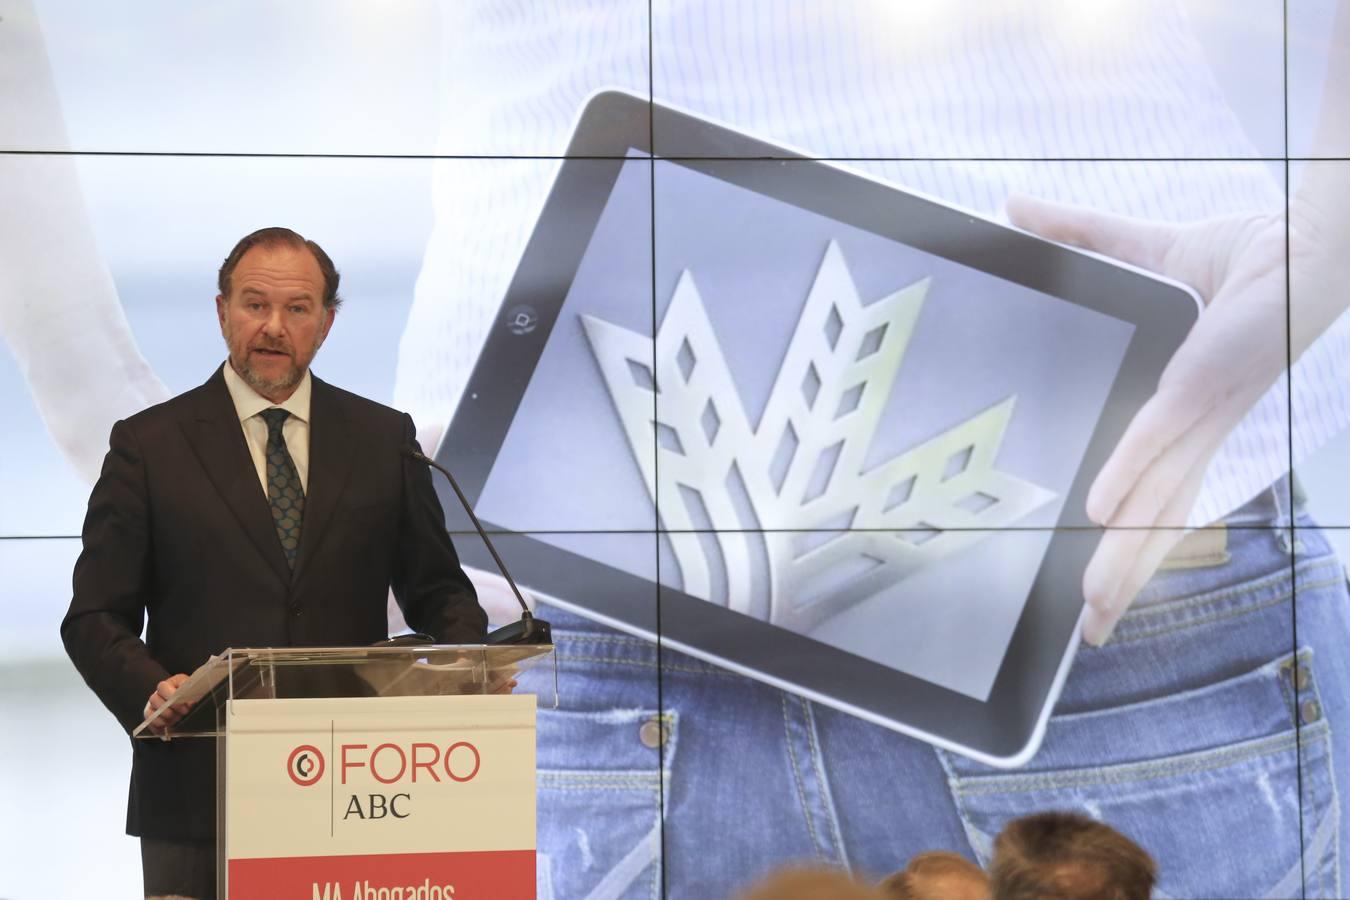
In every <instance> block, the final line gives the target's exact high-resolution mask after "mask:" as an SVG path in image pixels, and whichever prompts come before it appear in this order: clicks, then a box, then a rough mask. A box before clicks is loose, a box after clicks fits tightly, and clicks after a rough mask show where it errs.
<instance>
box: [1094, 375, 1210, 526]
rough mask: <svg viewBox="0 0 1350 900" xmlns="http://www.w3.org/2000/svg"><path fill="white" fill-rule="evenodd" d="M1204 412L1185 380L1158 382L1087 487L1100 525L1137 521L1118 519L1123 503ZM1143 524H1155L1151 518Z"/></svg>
mask: <svg viewBox="0 0 1350 900" xmlns="http://www.w3.org/2000/svg"><path fill="white" fill-rule="evenodd" d="M1203 415H1204V408H1203V406H1202V405H1200V404H1197V402H1196V399H1195V397H1194V394H1193V392H1192V391H1190V390H1189V387H1188V386H1187V385H1185V384H1181V385H1175V386H1159V388H1158V392H1157V393H1156V394H1154V395H1153V396H1152V397H1150V398H1149V400H1148V402H1147V403H1145V404H1144V405H1143V406H1142V407H1141V408H1140V410H1139V412H1138V413H1136V414H1135V417H1134V419H1133V420H1132V421H1131V422H1130V424H1129V427H1128V428H1126V429H1125V434H1124V435H1123V436H1122V437H1121V439H1120V442H1119V443H1118V444H1116V448H1115V450H1113V451H1112V452H1111V455H1110V457H1108V458H1107V460H1106V463H1105V464H1104V465H1103V466H1102V468H1101V471H1100V472H1098V473H1097V477H1096V479H1094V480H1093V482H1092V487H1091V488H1090V489H1089V490H1088V496H1087V515H1088V518H1089V519H1091V520H1092V521H1094V522H1096V523H1097V524H1098V525H1105V524H1106V523H1108V522H1112V523H1113V524H1117V525H1119V524H1135V523H1121V522H1116V521H1115V520H1116V519H1117V516H1118V513H1119V511H1120V508H1121V504H1122V503H1124V501H1125V498H1126V497H1128V496H1130V493H1131V491H1133V490H1134V489H1135V487H1136V486H1137V485H1138V484H1139V482H1140V480H1141V479H1142V478H1143V477H1144V473H1146V472H1147V471H1149V469H1150V468H1151V467H1153V466H1155V465H1156V464H1157V462H1158V460H1159V458H1161V457H1162V456H1163V454H1164V453H1167V452H1168V451H1169V450H1170V449H1171V448H1172V447H1173V446H1174V445H1175V443H1176V442H1177V441H1178V440H1184V439H1185V438H1186V436H1187V435H1188V434H1190V433H1191V432H1192V431H1194V429H1195V425H1196V423H1197V421H1199V419H1200V418H1201V417H1202V416H1203ZM1143 524H1148V525H1151V524H1154V522H1153V520H1152V519H1150V520H1149V521H1148V522H1146V523H1143Z"/></svg>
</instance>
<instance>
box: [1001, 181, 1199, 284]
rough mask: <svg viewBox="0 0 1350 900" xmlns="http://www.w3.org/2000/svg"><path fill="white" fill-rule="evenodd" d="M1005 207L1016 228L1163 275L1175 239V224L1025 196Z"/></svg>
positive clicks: (1011, 198) (1017, 197) (1009, 199)
mask: <svg viewBox="0 0 1350 900" xmlns="http://www.w3.org/2000/svg"><path fill="white" fill-rule="evenodd" d="M1007 206H1008V218H1009V220H1011V222H1012V223H1013V224H1014V225H1016V226H1017V227H1018V228H1021V229H1024V230H1026V231H1030V232H1031V233H1032V234H1035V235H1039V236H1040V237H1043V238H1048V239H1049V240H1052V241H1057V242H1059V243H1061V244H1069V245H1070V246H1073V247H1079V248H1082V249H1083V250H1091V251H1092V252H1094V253H1100V254H1102V255H1103V256H1109V257H1111V258H1113V259H1118V260H1120V261H1122V262H1126V263H1129V264H1130V265H1132V266H1138V267H1139V268H1141V269H1148V270H1149V271H1151V272H1158V273H1162V272H1163V266H1164V262H1165V260H1166V258H1167V251H1168V249H1169V248H1170V247H1171V246H1172V244H1173V243H1175V241H1176V238H1177V228H1176V226H1174V225H1168V224H1164V223H1158V222H1146V221H1144V220H1142V219H1131V218H1128V217H1126V216H1116V215H1111V214H1110V213H1103V212H1098V211H1096V210H1093V209H1088V208H1086V207H1083V206H1070V205H1069V204H1067V203H1052V202H1051V201H1049V200H1042V199H1040V198H1039V197H1032V196H1029V195H1027V194H1013V195H1012V196H1010V197H1009V198H1008V203H1007Z"/></svg>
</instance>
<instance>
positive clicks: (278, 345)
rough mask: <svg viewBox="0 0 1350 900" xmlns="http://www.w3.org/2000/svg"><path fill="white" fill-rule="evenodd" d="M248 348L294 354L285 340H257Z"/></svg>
mask: <svg viewBox="0 0 1350 900" xmlns="http://www.w3.org/2000/svg"><path fill="white" fill-rule="evenodd" d="M248 349H249V350H273V351H275V352H277V353H285V354H288V355H290V356H294V355H295V351H294V350H292V349H291V347H290V345H289V344H288V343H287V342H286V341H266V340H264V341H258V342H256V343H254V344H253V345H252V346H250V347H249V348H248Z"/></svg>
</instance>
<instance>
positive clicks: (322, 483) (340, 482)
mask: <svg viewBox="0 0 1350 900" xmlns="http://www.w3.org/2000/svg"><path fill="white" fill-rule="evenodd" d="M356 437H357V435H356V434H354V433H353V427H352V424H351V422H350V421H349V420H348V419H347V416H346V414H345V410H344V409H343V406H342V402H341V398H340V397H339V396H338V392H337V391H335V390H334V389H333V388H331V387H329V386H328V385H327V384H325V383H323V382H322V381H320V380H319V379H317V378H315V379H313V393H312V394H311V395H310V400H309V484H308V485H307V487H306V489H305V521H304V525H303V526H302V527H301V530H300V553H299V555H298V556H297V557H296V560H295V579H296V580H297V581H299V579H300V576H301V575H302V574H304V572H305V569H306V568H307V566H308V564H309V562H310V561H311V560H312V559H313V558H314V555H315V553H316V552H317V550H318V547H319V543H320V541H321V540H322V539H323V535H324V532H325V530H326V529H327V528H328V523H329V522H330V521H331V520H332V518H333V514H334V511H335V510H336V509H337V501H338V498H339V497H340V496H342V491H343V489H344V488H345V487H346V485H347V479H348V477H349V476H350V474H351V469H352V459H353V456H354V453H355V446H356ZM278 546H280V544H279V543H278Z"/></svg>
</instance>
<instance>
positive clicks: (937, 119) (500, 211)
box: [394, 0, 1350, 525]
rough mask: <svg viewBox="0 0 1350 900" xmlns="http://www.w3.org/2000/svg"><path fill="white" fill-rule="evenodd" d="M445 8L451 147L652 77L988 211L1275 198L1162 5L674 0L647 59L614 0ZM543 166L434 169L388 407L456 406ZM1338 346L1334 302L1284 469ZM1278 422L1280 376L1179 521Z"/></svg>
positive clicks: (444, 87)
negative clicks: (1030, 199) (1035, 199)
mask: <svg viewBox="0 0 1350 900" xmlns="http://www.w3.org/2000/svg"><path fill="white" fill-rule="evenodd" d="M1080 8H1087V9H1088V10H1089V11H1090V12H1091V16H1087V15H1084V14H1083V13H1082V12H1075V10H1078V9H1080ZM442 10H443V17H444V18H443V29H444V54H443V58H444V64H443V71H442V84H441V98H442V99H441V103H442V107H441V108H442V113H441V122H440V131H439V138H438V150H437V152H438V153H440V154H443V155H447V156H456V155H475V156H484V155H493V156H510V155H517V156H544V157H547V156H554V157H556V156H559V155H561V154H562V153H563V151H564V149H565V147H566V145H567V142H568V139H569V137H570V135H571V130H572V127H573V125H574V123H575V121H576V117H577V114H578V111H579V110H580V108H581V107H582V105H583V104H584V102H585V99H586V98H587V96H588V95H590V94H591V93H593V92H594V91H596V90H599V89H603V88H620V89H625V90H629V91H632V92H634V93H639V94H642V95H646V94H647V93H648V90H649V78H650V89H651V92H652V96H653V97H654V99H655V100H656V101H658V102H663V103H669V104H671V105H675V106H679V107H682V108H684V109H687V110H690V111H692V112H695V113H698V114H700V115H704V116H707V117H709V118H712V119H716V120H720V121H723V122H726V123H729V124H731V125H732V126H734V127H736V128H737V129H739V130H743V131H746V132H749V133H751V134H755V135H758V136H762V137H764V138H766V139H768V140H771V141H776V142H780V143H784V144H787V145H790V146H795V147H797V148H800V149H801V150H804V151H806V152H807V153H809V154H810V155H812V156H818V157H823V158H842V159H847V160H848V162H847V163H846V165H848V166H850V167H853V168H856V169H858V170H860V171H863V172H866V173H868V174H870V175H873V176H875V177H879V178H882V179H885V180H887V181H889V182H892V183H894V184H896V185H899V186H902V187H906V188H910V189H913V190H918V191H921V192H923V193H926V194H929V195H931V196H934V197H937V198H940V199H943V200H947V201H949V202H952V203H954V204H958V205H961V206H964V207H967V208H972V209H975V210H979V211H980V212H982V213H984V214H986V215H989V216H991V217H994V218H1001V217H1003V205H1004V202H1005V199H1006V198H1007V196H1008V195H1009V194H1010V193H1011V192H1025V193H1030V194H1034V195H1037V196H1041V197H1045V198H1047V199H1052V200H1059V201H1063V202H1068V203H1074V204H1078V205H1082V206H1088V207H1093V208H1097V209H1101V210H1106V211H1110V212H1115V213H1119V214H1123V215H1129V216H1135V217H1140V218H1145V219H1151V220H1159V221H1175V222H1183V221H1190V220H1196V219H1203V218H1209V217H1213V216H1220V215H1224V214H1229V213H1240V212H1250V211H1272V210H1275V211H1279V210H1282V209H1283V205H1284V196H1283V193H1282V189H1281V186H1280V185H1279V184H1278V183H1277V181H1276V180H1275V177H1274V176H1273V174H1272V169H1271V167H1270V166H1269V164H1268V163H1266V162H1264V161H1261V160H1259V159H1255V157H1257V156H1258V152H1257V150H1256V148H1255V147H1254V146H1253V143H1252V141H1251V140H1250V139H1249V138H1248V136H1247V135H1246V134H1244V132H1243V130H1242V128H1241V126H1240V124H1239V122H1238V120H1237V118H1236V116H1235V115H1234V113H1233V112H1232V110H1231V109H1230V107H1229V106H1228V104H1227V103H1226V102H1225V100H1224V97H1223V94H1222V91H1221V89H1220V87H1219V85H1218V84H1217V83H1216V81H1215V78H1214V76H1213V74H1212V72H1211V71H1210V69H1209V67H1208V65H1207V64H1206V62H1205V58H1204V54H1203V50H1202V48H1201V47H1200V46H1199V44H1198V43H1197V42H1196V41H1195V39H1194V36H1193V35H1192V34H1191V32H1190V29H1189V25H1188V22H1187V20H1186V17H1185V15H1184V12H1183V10H1182V9H1181V8H1180V7H1179V6H1178V4H1177V2H1176V0H1141V2H1106V3H1094V4H1082V3H1079V2H1075V3H1068V2H1056V0H1034V2H1032V0H1020V2H997V3H994V2H988V3H985V2H980V3H976V2H971V3H965V4H962V3H941V4H939V3H935V2H933V3H930V2H917V0H916V2H906V3H896V2H890V0H875V2H871V0H859V2H850V3H845V2H829V3H823V2H822V3H806V2H783V0H737V2H734V3H726V2H715V0H672V2H664V3H658V4H653V5H652V15H653V19H652V21H651V23H650V24H651V50H650V52H649V44H648V21H647V10H648V4H646V3H638V2H632V0H628V2H622V0H555V2H552V3H548V2H539V0H480V2H473V0H457V2H455V3H452V4H445V5H443V7H442ZM652 59H654V60H655V64H654V65H649V60H652ZM659 140H660V137H659V135H658V136H657V141H658V152H659ZM559 164H560V163H559V161H558V160H557V159H508V158H497V159H473V160H466V159H446V160H442V161H440V162H438V164H437V167H436V171H435V175H434V197H433V202H434V204H435V225H434V228H433V231H432V234H431V237H430V240H429V244H428V247H427V252H426V256H425V260H424V263H423V268H422V272H421V274H420V276H419V279H418V282H417V287H416V293H415V298H414V302H413V307H412V310H411V312H410V315H409V320H408V325H407V328H406V330H405V332H404V335H403V337H402V340H401V343H400V348H399V363H398V373H397V379H396V384H395V397H394V399H395V403H396V405H398V406H399V407H401V408H404V409H408V410H410V411H411V412H412V413H413V415H414V417H415V418H416V420H417V421H418V422H419V423H420V424H421V425H422V426H423V427H427V426H430V428H432V429H435V430H437V431H438V432H439V431H441V430H443V429H444V428H445V426H446V425H447V424H448V422H449V420H450V418H451V416H452V415H453V412H454V407H455V405H456V403H457V402H458V397H459V394H460V392H461V391H462V390H463V387H464V385H465V383H466V381H467V379H468V376H469V373H470V371H471V370H472V366H473V363H474V361H475V359H476V357H477V354H478V352H479V349H480V348H481V346H482V345H483V342H484V338H485V335H486V333H487V329H488V328H489V327H490V325H491V323H492V319H493V315H494V313H495V312H496V310H497V308H498V305H499V304H500V302H501V299H502V296H503V294H504V293H505V290H506V287H507V284H508V282H509V280H510V278H511V275H512V273H513V271H514V266H515V264H516V262H517V261H518V260H519V257H520V254H521V252H522V250H523V248H524V246H525V242H526V239H527V237H528V235H529V233H530V230H531V228H532V227H533V225H534V222H535V218H536V216H537V214H538V212H539V210H540V208H541V207H542V204H543V201H544V198H545V195H546V194H547V191H548V188H549V185H550V184H551V182H552V179H553V178H554V176H555V175H556V173H557V169H558V166H559ZM1295 314H1297V309H1296V310H1295ZM1280 339H1281V337H1280V336H1278V335H1272V340H1280ZM1347 360H1350V319H1347V317H1344V316H1343V317H1342V318H1341V319H1340V320H1339V321H1338V322H1337V323H1336V324H1335V325H1334V326H1333V327H1332V328H1331V329H1330V330H1329V331H1328V332H1327V333H1325V334H1324V335H1323V336H1322V337H1321V338H1320V339H1319V340H1318V341H1317V342H1316V343H1315V344H1314V345H1313V346H1312V348H1310V349H1309V350H1308V351H1307V352H1306V353H1305V354H1304V355H1303V356H1302V358H1300V359H1299V360H1298V361H1297V362H1296V363H1295V365H1294V366H1293V367H1292V376H1293V379H1294V385H1295V387H1296V394H1295V396H1294V397H1293V403H1294V405H1293V434H1292V447H1293V460H1294V462H1297V461H1299V460H1302V459H1304V458H1306V457H1307V456H1308V455H1309V454H1311V453H1312V452H1314V451H1315V450H1316V449H1317V448H1318V447H1320V446H1321V445H1322V444H1324V443H1325V442H1326V441H1327V440H1329V439H1330V438H1331V437H1332V436H1334V435H1335V434H1336V433H1337V432H1339V431H1340V430H1341V429H1342V428H1344V427H1345V426H1346V425H1347V424H1348V423H1350V402H1347V400H1348V399H1350V398H1347V392H1346V388H1345V387H1344V386H1345V385H1346V384H1347V377H1346V376H1347V374H1350V373H1347V371H1346V369H1347ZM1235 364H1237V361H1235ZM1289 422H1290V410H1289V382H1288V376H1287V375H1286V376H1282V377H1281V378H1280V379H1279V380H1278V381H1277V382H1276V384H1274V385H1273V386H1272V387H1271V389H1270V390H1269V392H1268V393H1267V394H1266V395H1265V396H1264V397H1263V398H1262V399H1261V400H1260V401H1259V402H1258V403H1257V404H1256V405H1255V406H1254V407H1253V409H1252V410H1251V411H1250V412H1249V413H1248V414H1247V416H1246V417H1245V419H1244V420H1243V421H1242V422H1241V424H1240V425H1239V426H1238V427H1237V429H1235V430H1234V431H1233V433H1232V434H1231V435H1230V436H1229V438H1228V439H1227V441H1226V442H1225V443H1224V444H1223V446H1222V447H1221V448H1220V450H1219V452H1218V453H1217V454H1216V456H1215V458H1214V459H1213V461H1212V463H1211V465H1210V467H1209V470H1208V472H1207V473H1206V476H1205V480H1204V484H1203V487H1202V489H1201V492H1200V495H1199V498H1198V500H1197V502H1196V504H1195V507H1194V508H1193V510H1192V512H1191V515H1190V517H1189V524H1191V525H1199V524H1204V523H1206V522H1210V521H1213V520H1215V519H1218V518H1220V517H1221V516H1223V515H1225V514H1226V513H1228V512H1230V511H1232V510H1233V509H1235V508H1237V507H1238V506H1240V505H1242V504H1243V503H1244V502H1245V501H1246V500H1248V499H1250V498H1251V497H1252V496H1254V495H1255V494H1257V493H1258V492H1259V491H1261V490H1262V489H1263V488H1264V487H1266V486H1267V485H1269V484H1270V483H1271V482H1273V481H1274V480H1276V479H1277V478H1279V477H1280V476H1281V475H1283V474H1284V473H1285V472H1287V471H1288V470H1289V467H1290V463H1291V460H1290V445H1291V435H1290V431H1289Z"/></svg>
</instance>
